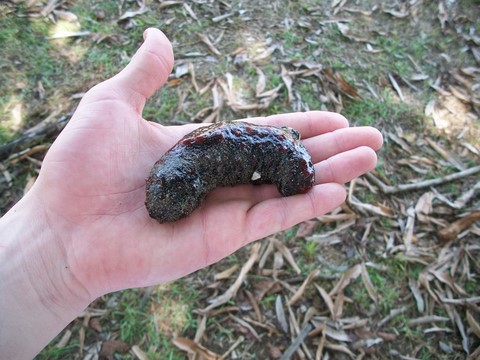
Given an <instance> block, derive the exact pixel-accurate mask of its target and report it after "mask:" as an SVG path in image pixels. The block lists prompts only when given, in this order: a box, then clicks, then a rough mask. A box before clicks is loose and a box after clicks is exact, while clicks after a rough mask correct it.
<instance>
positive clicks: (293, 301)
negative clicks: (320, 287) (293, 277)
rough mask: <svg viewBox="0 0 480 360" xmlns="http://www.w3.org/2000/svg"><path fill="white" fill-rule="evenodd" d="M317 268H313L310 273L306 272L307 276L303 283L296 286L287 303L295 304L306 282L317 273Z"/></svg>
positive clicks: (308, 282) (306, 284) (303, 290)
mask: <svg viewBox="0 0 480 360" xmlns="http://www.w3.org/2000/svg"><path fill="white" fill-rule="evenodd" d="M319 271H320V270H319V269H315V270H313V271H312V272H311V273H310V274H308V276H307V278H306V279H305V280H304V282H303V284H302V285H301V286H300V287H299V288H298V290H297V292H296V293H295V294H293V296H292V297H291V298H290V300H288V304H289V305H293V304H295V303H296V302H297V301H298V300H300V298H301V297H302V295H303V293H304V292H305V289H306V288H307V286H308V284H310V282H311V281H312V280H313V279H314V278H315V276H317V275H318V273H319Z"/></svg>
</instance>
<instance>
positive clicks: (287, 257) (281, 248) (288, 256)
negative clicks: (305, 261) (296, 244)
mask: <svg viewBox="0 0 480 360" xmlns="http://www.w3.org/2000/svg"><path fill="white" fill-rule="evenodd" d="M272 241H273V244H274V245H275V247H276V248H277V250H278V251H280V252H281V253H282V255H283V257H284V258H285V260H287V262H288V263H289V264H290V266H291V267H292V268H293V269H294V270H295V272H296V273H297V274H301V273H302V270H300V268H299V267H298V265H297V263H296V262H295V259H294V257H293V255H292V253H291V252H290V250H289V249H288V247H286V246H285V244H284V243H282V242H281V241H279V240H277V239H275V238H274V239H272Z"/></svg>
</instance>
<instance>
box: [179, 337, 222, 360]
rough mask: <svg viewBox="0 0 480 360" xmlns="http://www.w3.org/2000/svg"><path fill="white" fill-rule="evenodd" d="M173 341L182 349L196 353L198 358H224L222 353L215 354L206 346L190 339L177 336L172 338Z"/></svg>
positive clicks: (220, 359) (217, 359) (206, 359)
mask: <svg viewBox="0 0 480 360" xmlns="http://www.w3.org/2000/svg"><path fill="white" fill-rule="evenodd" d="M172 342H173V345H175V346H176V347H178V348H179V349H180V350H183V351H186V352H187V353H189V354H191V355H194V356H195V358H196V359H199V360H200V359H203V360H222V357H221V356H220V355H218V354H215V353H214V352H213V351H210V350H208V349H207V348H206V347H204V346H202V345H200V344H198V343H196V342H195V341H192V340H190V339H187V338H183V337H176V338H174V339H173V340H172Z"/></svg>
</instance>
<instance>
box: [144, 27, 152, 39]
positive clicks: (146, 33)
mask: <svg viewBox="0 0 480 360" xmlns="http://www.w3.org/2000/svg"><path fill="white" fill-rule="evenodd" d="M149 32H150V28H148V29H147V30H145V31H144V32H143V40H144V41H145V40H147V37H148V33H149Z"/></svg>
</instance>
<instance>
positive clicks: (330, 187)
mask: <svg viewBox="0 0 480 360" xmlns="http://www.w3.org/2000/svg"><path fill="white" fill-rule="evenodd" d="M345 197H346V191H345V188H344V187H343V186H342V185H340V184H336V183H327V184H320V185H316V186H314V187H313V188H312V189H311V190H310V191H309V192H308V193H306V194H300V195H294V196H288V197H280V198H273V199H268V200H265V201H262V202H260V203H258V204H256V205H255V206H253V207H252V208H250V210H249V211H248V213H247V219H246V225H247V231H248V238H247V242H251V241H254V240H257V239H260V238H263V237H266V236H269V235H271V234H273V233H276V232H279V231H282V230H285V229H288V228H290V227H292V226H294V225H296V224H298V223H300V222H302V221H305V220H308V219H311V218H314V217H317V216H320V215H323V214H325V213H327V212H329V211H331V210H333V209H334V208H336V207H337V206H339V205H340V204H341V203H343V202H344V201H345Z"/></svg>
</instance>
